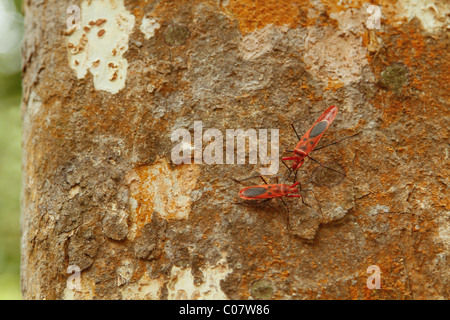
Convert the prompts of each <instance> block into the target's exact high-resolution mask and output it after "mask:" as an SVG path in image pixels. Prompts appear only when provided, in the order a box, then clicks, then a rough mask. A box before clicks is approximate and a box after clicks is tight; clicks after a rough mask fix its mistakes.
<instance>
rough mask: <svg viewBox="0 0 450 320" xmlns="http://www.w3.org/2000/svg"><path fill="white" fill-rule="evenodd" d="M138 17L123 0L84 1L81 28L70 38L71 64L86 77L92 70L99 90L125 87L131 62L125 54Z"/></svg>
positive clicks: (118, 89) (113, 89) (80, 77)
mask: <svg viewBox="0 0 450 320" xmlns="http://www.w3.org/2000/svg"><path fill="white" fill-rule="evenodd" d="M134 23H135V17H134V15H132V14H131V13H130V12H128V11H127V10H126V9H125V6H124V4H123V0H96V1H87V0H84V1H83V2H82V3H81V21H80V24H81V28H80V29H74V30H72V31H70V32H68V36H67V38H66V43H67V48H68V52H69V65H70V67H71V68H72V69H73V70H74V71H75V72H76V75H77V78H78V79H82V78H84V77H85V76H86V74H87V72H88V71H89V72H90V73H91V74H92V76H93V79H94V86H95V88H96V89H97V90H104V91H108V92H110V93H113V94H114V93H117V92H119V91H120V90H121V89H123V88H124V87H125V80H126V75H127V69H128V62H127V60H126V59H125V58H124V57H123V54H124V53H125V52H126V51H127V50H128V39H129V36H130V34H131V33H132V32H133V28H134Z"/></svg>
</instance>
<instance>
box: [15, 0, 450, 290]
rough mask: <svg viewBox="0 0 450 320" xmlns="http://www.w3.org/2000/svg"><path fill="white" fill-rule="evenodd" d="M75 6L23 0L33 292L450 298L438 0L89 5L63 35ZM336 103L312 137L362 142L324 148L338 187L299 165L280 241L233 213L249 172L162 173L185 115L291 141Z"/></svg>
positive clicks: (275, 206)
mask: <svg viewBox="0 0 450 320" xmlns="http://www.w3.org/2000/svg"><path fill="white" fill-rule="evenodd" d="M338 3H339V4H338ZM71 4H73V3H72V2H69V1H27V2H26V3H25V14H26V37H25V42H24V50H23V59H24V81H23V89H24V97H23V118H24V138H23V148H24V153H23V173H24V182H23V217H22V229H23V240H22V255H23V258H22V289H23V294H24V298H27V299H43V298H45V299H63V298H64V299H70V298H77V299H130V298H134V299H176V298H187V299H197V298H206V299H211V298H213V299H261V298H266V299H434V298H437V299H448V298H449V291H448V287H449V283H448V281H449V268H448V267H449V262H448V255H449V250H450V247H449V241H450V240H449V239H450V229H449V213H448V209H449V202H448V173H449V172H448V128H449V121H448V110H449V105H448V101H449V94H448V92H449V85H448V84H449V82H450V81H449V80H450V79H449V76H448V74H449V72H448V71H449V62H450V57H449V54H448V47H449V45H450V44H449V40H448V32H446V27H447V24H448V21H446V20H445V19H447V15H448V12H449V9H448V5H447V6H445V5H444V4H442V3H441V1H434V2H433V1H423V2H419V1H412V0H404V1H398V2H397V3H396V4H395V5H394V4H392V3H391V2H389V1H384V0H380V1H374V4H376V5H379V6H380V7H381V12H382V19H381V29H379V30H376V29H369V28H367V19H368V17H369V14H368V13H367V4H364V2H363V1H352V2H351V3H349V1H329V0H327V1H325V0H323V1H313V0H310V1H300V0H291V1H284V0H283V1H256V2H255V1H233V0H230V1H125V3H124V4H123V3H122V1H119V0H116V1H109V0H104V1H102V0H98V1H92V3H90V2H86V1H83V2H81V3H76V4H77V5H79V6H80V8H81V16H82V25H81V27H82V28H81V29H79V30H76V31H74V32H67V31H68V30H67V26H66V20H67V18H69V16H70V15H69V14H67V13H66V9H67V7H68V6H69V5H71ZM95 6H97V7H100V8H103V9H102V10H94V9H93V8H94V7H95ZM104 20H106V21H104ZM108 37H110V38H108ZM102 39H103V40H105V41H104V42H102V41H103V40H102ZM332 104H335V105H337V106H338V107H339V112H338V115H337V117H336V119H335V121H334V122H333V124H332V126H331V127H330V128H329V129H328V130H327V132H326V133H325V135H324V137H323V139H322V141H321V143H320V145H325V144H326V143H327V142H331V141H334V140H335V139H338V138H340V137H344V136H347V135H350V134H353V133H356V132H359V131H360V132H361V134H360V135H359V136H358V137H357V138H354V139H351V140H348V141H345V142H342V143H340V144H338V145H335V146H332V147H329V148H327V149H324V150H321V151H317V153H315V158H317V159H318V160H319V161H321V162H322V163H324V164H325V165H327V166H330V167H333V168H335V169H338V170H341V171H344V172H345V173H346V177H345V178H344V177H342V176H341V175H339V174H336V173H334V172H332V171H330V170H326V169H323V168H318V166H317V164H315V163H314V162H311V161H306V163H305V165H304V166H303V167H302V168H304V169H305V170H307V172H308V173H309V174H310V175H311V178H310V177H309V176H308V175H307V174H305V173H303V172H301V173H300V174H299V178H300V179H302V181H304V182H305V183H306V182H307V181H308V180H310V179H312V183H310V184H308V185H305V187H306V188H309V189H313V190H314V192H315V194H316V197H314V193H312V192H308V193H306V198H305V201H306V202H307V203H308V204H310V205H311V207H307V206H304V205H302V204H301V201H300V200H299V199H295V198H292V199H288V200H286V201H287V202H288V205H289V208H290V210H289V220H290V226H291V230H290V232H289V230H288V228H287V216H286V212H285V207H284V205H283V203H282V202H280V201H271V202H266V203H264V204H261V205H256V206H242V205H235V204H234V202H236V201H238V197H237V194H238V191H239V189H240V188H242V186H241V185H238V184H236V183H235V182H234V181H233V180H232V179H231V178H245V177H248V176H250V175H251V174H252V173H253V174H254V173H255V171H256V170H257V169H258V168H259V165H251V164H245V165H237V164H235V165H231V164H224V165H220V164H215V165H207V164H182V165H174V164H173V163H172V161H171V157H170V155H171V150H172V148H173V146H174V143H173V142H171V134H172V132H173V131H174V130H176V129H179V128H186V129H192V128H193V124H194V121H196V120H201V121H203V126H204V130H206V129H208V128H216V129H218V130H220V131H221V132H222V133H223V134H225V130H226V129H238V128H242V129H249V128H254V129H259V128H267V129H270V128H277V129H279V130H280V145H281V148H288V149H292V148H293V146H294V145H295V144H296V143H297V138H296V137H295V135H294V134H293V132H292V130H291V129H290V123H291V121H293V120H294V119H298V118H300V117H303V116H306V117H304V118H302V119H301V120H300V121H299V122H298V123H296V126H297V128H298V129H299V130H300V131H301V132H305V131H306V130H307V129H308V128H309V126H310V125H311V124H312V123H313V122H314V121H315V119H316V118H317V117H318V116H319V115H320V113H321V112H322V111H323V110H325V109H326V108H327V107H328V106H330V105H332ZM280 173H282V174H285V168H283V167H282V166H280ZM258 183H259V182H258ZM251 184H252V182H250V181H249V182H248V183H247V182H246V185H251ZM371 265H376V266H378V267H379V268H380V270H381V288H380V289H373V290H371V289H369V288H368V287H367V283H366V282H367V279H368V277H369V276H370V275H371V274H369V273H367V268H368V267H369V266H371ZM69 266H77V267H78V268H79V270H81V274H80V276H81V286H80V287H78V288H72V287H70V286H68V279H69V277H70V276H71V273H67V268H68V267H69Z"/></svg>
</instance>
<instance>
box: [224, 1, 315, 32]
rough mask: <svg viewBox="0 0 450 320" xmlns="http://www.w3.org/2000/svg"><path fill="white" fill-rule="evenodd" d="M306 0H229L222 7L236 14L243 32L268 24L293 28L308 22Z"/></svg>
mask: <svg viewBox="0 0 450 320" xmlns="http://www.w3.org/2000/svg"><path fill="white" fill-rule="evenodd" d="M308 6H310V4H309V1H308V0H256V1H254V0H253V1H252V0H239V1H237V0H231V1H230V2H229V4H228V5H227V6H226V7H224V8H223V9H224V10H225V11H226V12H229V13H231V14H232V15H234V16H236V17H237V19H238V20H239V28H240V30H241V32H242V33H243V34H247V33H249V32H253V31H255V30H257V29H261V28H264V27H265V26H268V25H275V26H279V27H288V28H295V27H297V26H298V25H299V24H303V25H306V24H308V23H309V24H310V23H311V21H309V20H308V18H307V17H306V16H307V15H306V12H307V9H308Z"/></svg>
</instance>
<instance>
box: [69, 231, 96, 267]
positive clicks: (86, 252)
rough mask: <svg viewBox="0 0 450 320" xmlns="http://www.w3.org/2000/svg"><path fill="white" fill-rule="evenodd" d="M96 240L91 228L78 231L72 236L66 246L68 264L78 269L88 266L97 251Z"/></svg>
mask: <svg viewBox="0 0 450 320" xmlns="http://www.w3.org/2000/svg"><path fill="white" fill-rule="evenodd" d="M98 246H99V245H98V242H97V240H96V238H95V236H94V235H93V233H92V230H91V229H86V230H83V231H79V232H78V233H77V234H75V235H74V236H72V238H71V239H70V243H69V248H68V256H69V265H71V266H77V267H79V268H80V270H84V269H87V268H89V267H90V266H91V265H92V263H93V262H94V258H95V256H96V254H97V251H98Z"/></svg>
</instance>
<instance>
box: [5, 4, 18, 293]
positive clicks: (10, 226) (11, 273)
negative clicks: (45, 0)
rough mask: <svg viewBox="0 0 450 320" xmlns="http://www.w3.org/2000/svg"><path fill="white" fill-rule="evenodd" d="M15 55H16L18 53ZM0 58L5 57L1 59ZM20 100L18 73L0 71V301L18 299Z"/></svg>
mask: <svg viewBox="0 0 450 320" xmlns="http://www.w3.org/2000/svg"><path fill="white" fill-rule="evenodd" d="M14 3H15V5H16V8H17V9H18V10H17V11H18V12H20V13H21V12H22V1H20V0H15V1H14ZM0 23H1V21H0ZM15 54H16V55H19V53H15ZM1 59H2V56H1V55H0V60H1ZM3 59H6V58H4V57H3ZM0 62H1V61H0ZM0 64H1V63H0ZM20 101H21V77H20V70H16V72H15V73H6V74H5V73H2V72H1V70H0V300H3V299H21V293H20V190H21V115H20Z"/></svg>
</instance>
